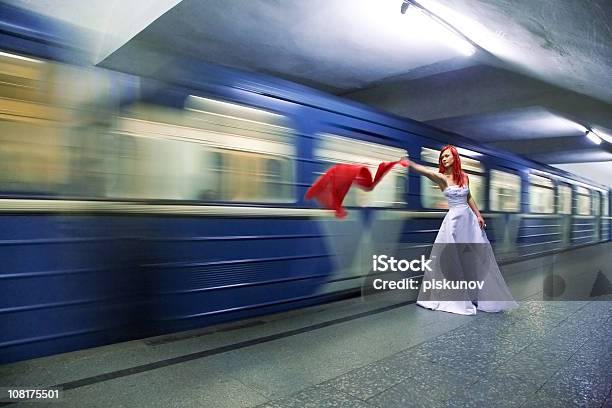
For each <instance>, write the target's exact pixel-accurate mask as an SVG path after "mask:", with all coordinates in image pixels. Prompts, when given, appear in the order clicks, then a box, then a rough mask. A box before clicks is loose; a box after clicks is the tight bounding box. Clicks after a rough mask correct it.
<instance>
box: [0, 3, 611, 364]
mask: <svg viewBox="0 0 612 408" xmlns="http://www.w3.org/2000/svg"><path fill="white" fill-rule="evenodd" d="M0 11H2V13H0V14H1V16H2V17H0V37H1V38H2V42H1V44H2V50H1V51H2V52H1V53H0V106H1V107H0V115H1V118H0V261H1V265H2V268H1V269H0V293H1V296H0V362H3V363H6V362H11V361H17V360H23V359H28V358H33V357H37V356H43V355H49V354H55V353H60V352H65V351H69V350H75V349H80V348H85V347H91V346H95V345H101V344H108V343H111V342H117V341H123V340H129V339H136V338H142V337H146V336H153V335H158V334H163V333H168V332H173V331H178V330H186V329H193V328H199V327H203V326H208V325H212V324H217V323H222V322H229V321H232V320H237V319H241V318H246V317H250V316H256V315H261V314H267V313H272V312H277V311H282V310H287V309H292V308H297V307H302V306H306V305H310V304H316V303H322V302H326V301H330V300H333V299H339V298H343V297H347V296H354V295H355V294H359V293H360V291H361V289H362V285H363V281H364V279H365V277H366V275H368V274H369V272H370V271H369V268H370V264H371V262H370V261H371V256H370V255H369V254H371V253H372V251H379V253H381V252H382V251H383V250H387V249H389V248H392V247H394V248H400V247H402V246H406V245H407V246H410V245H412V244H414V245H417V244H421V245H427V244H431V243H433V240H434V238H435V235H436V233H437V229H438V227H439V225H440V222H441V220H442V218H443V217H444V215H445V205H446V202H445V199H444V197H443V195H442V194H441V192H440V191H439V189H438V188H437V187H436V186H435V185H434V184H432V183H431V182H430V181H429V180H428V179H426V178H423V177H420V176H418V175H417V174H412V173H411V174H408V173H407V172H406V171H405V169H395V170H393V171H392V173H391V174H389V175H388V176H387V177H386V178H385V179H384V180H383V182H382V183H381V185H379V186H378V187H377V188H376V190H375V192H374V193H364V192H362V191H360V190H355V191H351V193H350V194H349V196H348V197H347V200H346V204H347V207H348V211H349V216H348V218H347V219H345V220H336V219H335V218H334V217H333V213H332V212H330V211H326V210H322V209H319V208H317V207H316V205H315V203H313V202H306V201H304V198H303V197H304V194H305V192H306V190H307V188H308V187H309V186H310V185H311V184H312V182H313V181H314V180H315V179H316V178H317V177H318V176H319V175H320V174H322V173H323V172H324V171H325V170H326V169H327V168H328V167H329V166H330V165H331V164H333V163H342V162H343V163H362V164H366V165H370V166H373V167H374V166H376V165H377V164H378V163H379V162H381V161H388V160H396V159H398V158H400V157H403V156H409V157H410V159H411V160H416V161H418V162H421V163H424V164H428V165H431V166H432V167H435V166H437V159H438V151H439V149H440V148H441V147H442V146H443V145H446V144H448V143H452V144H454V145H455V146H458V147H460V153H461V155H462V162H463V167H464V170H465V171H466V172H467V173H469V175H470V180H471V191H472V195H473V196H474V198H475V200H476V202H477V203H478V206H479V208H480V209H481V210H482V212H483V215H484V217H485V219H486V220H487V224H488V226H489V227H488V228H487V234H488V236H489V239H490V241H491V243H492V244H493V246H494V249H495V251H496V255H497V257H498V260H500V261H503V262H511V261H513V260H516V259H518V258H520V259H524V258H525V257H527V256H533V257H537V256H542V255H544V254H550V253H555V252H558V251H562V250H566V249H568V248H573V247H577V246H583V245H592V244H597V243H600V242H604V241H609V240H610V237H611V236H610V223H611V218H610V216H609V215H610V200H609V193H610V191H609V189H608V188H607V187H606V186H603V185H598V184H597V183H593V182H591V181H589V180H585V179H582V178H580V177H577V176H575V175H572V174H569V173H567V172H563V171H561V170H559V169H555V168H552V167H549V166H546V165H542V164H539V163H534V162H531V161H528V160H526V159H524V158H521V157H518V156H515V155H511V154H508V153H505V152H503V151H497V150H493V149H490V148H486V147H483V146H479V145H476V144H475V143H474V142H473V141H470V140H469V139H465V138H463V137H460V136H458V135H453V134H449V133H446V132H443V131H440V130H437V129H435V128H432V127H430V126H427V125H423V124H420V123H418V122H415V121H411V120H407V119H404V118H399V117H395V116H392V115H389V114H386V113H383V112H380V111H377V110H374V109H371V108H369V107H367V106H365V105H361V104H357V103H353V102H349V101H345V100H342V99H340V98H337V97H334V96H330V95H327V94H325V93H322V92H319V91H315V90H313V89H310V88H307V87H304V86H301V85H297V84H294V83H290V82H287V81H283V80H279V79H275V78H270V77H266V76H263V75H258V74H253V73H247V72H241V71H238V70H235V69H229V68H224V67H219V66H214V65H210V64H207V63H203V62H201V61H197V60H187V59H185V60H181V61H173V62H172V64H170V65H168V66H167V67H164V69H163V70H160V72H158V73H157V74H155V75H151V76H148V77H144V76H141V75H138V73H134V72H132V73H129V72H128V73H119V72H112V71H109V70H105V69H102V68H92V67H87V66H86V64H83V63H80V62H79V61H80V58H81V56H80V55H81V51H79V49H78V46H74V45H69V44H68V42H67V41H64V40H63V39H64V38H73V37H70V36H66V35H63V34H60V33H63V31H62V30H63V29H64V28H63V27H61V26H60V25H59V24H57V23H54V22H50V21H48V20H47V19H44V18H41V17H38V16H35V15H32V14H30V13H27V12H24V11H22V10H18V9H15V8H12V7H9V6H6V5H0ZM389 250H391V249H389ZM364 254H366V255H367V256H364ZM368 256H369V259H368Z"/></svg>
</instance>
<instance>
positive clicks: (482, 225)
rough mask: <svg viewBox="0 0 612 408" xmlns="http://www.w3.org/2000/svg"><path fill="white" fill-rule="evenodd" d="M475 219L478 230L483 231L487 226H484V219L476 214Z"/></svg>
mask: <svg viewBox="0 0 612 408" xmlns="http://www.w3.org/2000/svg"><path fill="white" fill-rule="evenodd" d="M476 218H477V219H478V225H480V228H481V229H484V228H485V227H486V226H487V224H485V220H484V218H482V215H480V214H478V216H477V217H476Z"/></svg>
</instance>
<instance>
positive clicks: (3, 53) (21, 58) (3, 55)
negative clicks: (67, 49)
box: [0, 51, 43, 64]
mask: <svg viewBox="0 0 612 408" xmlns="http://www.w3.org/2000/svg"><path fill="white" fill-rule="evenodd" d="M0 57H7V58H14V59H20V60H22V61H28V62H35V63H37V64H42V63H43V61H40V60H37V59H34V58H28V57H24V56H23V55H17V54H10V53H8V52H2V51H0Z"/></svg>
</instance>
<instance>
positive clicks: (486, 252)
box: [417, 186, 518, 315]
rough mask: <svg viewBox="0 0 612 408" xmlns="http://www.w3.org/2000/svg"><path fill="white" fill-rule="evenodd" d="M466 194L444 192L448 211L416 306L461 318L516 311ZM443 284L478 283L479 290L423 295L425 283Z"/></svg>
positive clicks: (453, 189)
mask: <svg viewBox="0 0 612 408" xmlns="http://www.w3.org/2000/svg"><path fill="white" fill-rule="evenodd" d="M468 192H469V189H468V187H459V186H448V187H447V188H446V189H445V190H444V193H443V194H444V195H445V196H446V197H447V199H448V207H449V210H448V213H447V214H446V216H445V217H444V220H443V221H442V225H441V226H440V231H439V232H438V235H437V236H436V239H435V241H434V245H433V248H432V252H431V255H430V259H432V265H433V266H432V268H431V269H432V270H431V271H426V272H425V274H424V276H423V283H422V284H421V288H420V290H419V296H418V298H417V304H418V305H419V306H422V307H425V308H428V309H432V310H441V311H445V312H451V313H458V314H463V315H472V314H476V310H482V311H485V312H500V311H502V310H507V309H513V308H516V307H518V304H517V303H516V302H515V301H514V299H513V297H512V294H511V293H510V290H509V289H508V286H507V285H506V283H505V281H504V278H503V276H502V274H501V272H500V270H499V267H498V265H497V262H496V261H495V255H494V254H493V250H492V248H491V244H490V243H489V240H488V238H487V234H486V233H485V231H484V230H483V229H481V228H480V225H479V224H478V218H477V217H476V215H475V214H474V212H473V211H472V209H471V208H470V207H469V206H468V204H467V196H468ZM442 280H449V281H455V282H460V281H474V282H476V281H481V282H482V287H481V288H478V287H476V288H475V289H474V288H469V289H466V288H462V287H459V286H458V287H456V288H453V289H446V290H437V291H436V290H428V291H427V290H426V291H424V285H423V284H424V283H425V282H426V281H429V282H434V281H442ZM442 299H447V300H442ZM474 303H477V306H476V305H475V304H474Z"/></svg>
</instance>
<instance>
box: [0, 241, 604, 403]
mask: <svg viewBox="0 0 612 408" xmlns="http://www.w3.org/2000/svg"><path fill="white" fill-rule="evenodd" d="M587 251H592V252H590V253H587ZM583 252H584V253H585V254H583V255H582V258H583V262H584V259H588V260H589V261H588V262H589V264H590V265H591V264H592V265H595V266H596V270H601V269H602V268H605V267H609V264H610V262H609V252H604V251H601V250H597V248H591V249H589V248H586V249H585V250H583ZM598 255H599V256H600V257H599V258H597V256H598ZM558 259H559V260H560V261H562V262H563V263H566V262H567V263H566V264H569V262H570V261H571V260H572V259H573V260H577V256H576V254H575V253H574V254H570V253H568V255H567V256H566V257H565V258H561V257H559V258H558ZM534 262H541V260H536V261H533V262H532V263H534ZM536 266H537V265H536ZM511 267H512V268H514V269H515V270H518V271H522V273H523V275H516V274H513V273H512V271H511V270H509V268H506V270H505V271H504V273H505V274H506V276H507V277H508V279H507V281H508V282H509V285H510V286H511V289H512V290H513V293H515V295H516V294H517V293H523V294H526V293H529V294H531V293H532V289H533V287H534V286H535V284H534V282H536V279H535V278H530V277H531V276H532V275H533V269H527V268H525V267H524V266H523V265H519V264H513V265H511ZM580 270H581V271H582V270H583V269H580ZM525 271H527V272H525ZM606 273H609V272H606ZM528 278H529V279H531V280H528ZM581 279H582V280H583V281H586V279H585V275H584V274H583V275H581ZM526 282H528V283H529V284H527V283H526ZM540 282H541V281H540ZM568 282H569V280H568ZM587 284H588V285H587V286H588V288H587V289H589V290H590V286H589V285H590V284H591V282H590V281H589V282H587ZM573 287H574V286H573ZM529 296H531V295H527V296H526V297H527V299H529ZM536 296H537V295H536ZM517 298H519V297H517ZM540 298H541V294H540ZM519 299H520V298H519ZM523 299H524V298H523ZM246 323H247V324H245V322H240V325H241V328H238V329H234V330H227V329H225V330H216V331H215V330H211V329H202V330H196V331H192V332H184V333H178V334H174V335H169V336H162V337H159V338H154V339H144V340H136V341H130V342H125V343H120V344H113V345H109V346H105V347H98V348H93V349H88V350H81V351H77V352H73V353H66V354H62V355H56V356H50V357H45V358H40V359H35V360H29V361H24V362H20V363H15V364H7V365H3V366H0V387H3V386H21V387H23V386H27V387H32V388H34V387H36V388H41V387H47V386H52V385H64V386H65V388H66V389H65V391H64V394H63V399H62V400H61V401H59V402H51V403H46V404H45V403H42V402H21V403H17V404H14V403H12V404H10V406H11V407H22V406H23V407H25V406H32V407H34V408H41V407H44V406H49V407H51V408H56V407H60V406H61V407H79V408H80V407H139V406H142V407H204V408H214V407H222V408H232V407H260V408H264V407H277V408H278V407H317V408H319V407H323V408H324V407H351V408H359V407H370V408H372V407H379V408H387V407H402V408H404V407H487V408H488V407H506V406H507V407H573V406H576V407H601V406H604V407H608V408H612V395H611V389H612V297H610V296H608V298H607V300H591V301H556V302H555V301H536V300H522V301H520V308H518V309H516V310H513V311H510V312H504V313H495V314H488V313H484V312H479V313H478V314H477V315H475V316H461V315H454V314H450V313H444V312H433V311H430V310H426V309H423V308H420V307H418V306H416V305H415V304H413V303H406V302H403V303H402V302H401V300H398V299H393V298H392V296H390V294H388V293H387V294H379V295H373V296H370V297H368V298H366V299H361V298H356V299H351V300H346V301H342V302H336V303H331V304H325V305H320V306H315V307H311V308H307V309H302V310H297V311H291V312H286V313H280V314H276V315H271V316H262V317H257V318H254V319H252V321H251V322H250V323H249V322H246ZM234 324H235V323H234ZM0 406H2V403H0Z"/></svg>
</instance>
